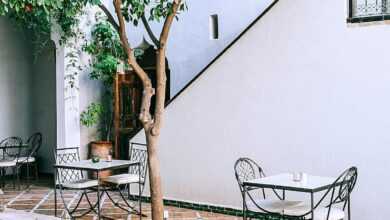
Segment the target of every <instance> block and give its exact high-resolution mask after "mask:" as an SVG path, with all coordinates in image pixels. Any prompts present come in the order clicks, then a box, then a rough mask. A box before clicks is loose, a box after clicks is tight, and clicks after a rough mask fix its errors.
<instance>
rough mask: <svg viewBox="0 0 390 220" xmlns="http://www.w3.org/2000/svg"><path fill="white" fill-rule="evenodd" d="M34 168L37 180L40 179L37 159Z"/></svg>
mask: <svg viewBox="0 0 390 220" xmlns="http://www.w3.org/2000/svg"><path fill="white" fill-rule="evenodd" d="M34 169H35V180H36V181H37V180H38V178H39V177H38V163H37V162H36V161H35V162H34Z"/></svg>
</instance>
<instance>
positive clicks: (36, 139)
mask: <svg viewBox="0 0 390 220" xmlns="http://www.w3.org/2000/svg"><path fill="white" fill-rule="evenodd" d="M26 143H27V144H28V145H29V146H30V150H29V153H28V156H29V157H35V156H36V154H37V152H38V150H39V148H40V147H41V145H42V133H40V132H36V133H34V134H33V135H31V136H30V137H29V138H28V139H27V142H26Z"/></svg>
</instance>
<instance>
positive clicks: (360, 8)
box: [347, 0, 390, 23]
mask: <svg viewBox="0 0 390 220" xmlns="http://www.w3.org/2000/svg"><path fill="white" fill-rule="evenodd" d="M389 9H390V4H389V1H388V0H348V19H347V21H348V22H350V23H359V22H370V21H383V20H390V10H389Z"/></svg>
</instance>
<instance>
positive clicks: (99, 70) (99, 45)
mask: <svg viewBox="0 0 390 220" xmlns="http://www.w3.org/2000/svg"><path fill="white" fill-rule="evenodd" d="M97 16H99V15H97ZM84 51H85V52H87V53H88V54H90V55H91V57H92V59H91V67H92V72H91V73H90V75H89V77H90V79H92V80H99V81H101V82H102V85H103V93H102V99H101V102H94V103H91V104H90V105H89V106H88V107H87V109H85V110H84V111H83V112H82V113H81V115H80V121H81V124H82V125H84V126H86V127H93V126H97V128H98V133H99V134H100V135H99V140H94V141H92V142H91V144H90V147H91V149H90V154H91V156H99V157H100V158H101V159H106V156H107V155H108V154H109V153H110V152H111V153H112V148H113V144H112V141H111V138H112V127H113V83H114V79H115V74H116V72H117V66H118V65H119V63H120V61H121V60H123V59H124V58H125V55H124V52H123V50H122V47H121V45H120V41H119V36H118V34H117V32H116V31H115V30H114V29H113V28H112V26H111V24H110V23H108V22H107V21H105V20H101V19H100V21H99V22H98V23H97V24H95V26H94V28H93V30H92V34H91V40H90V41H89V42H87V43H86V45H84Z"/></svg>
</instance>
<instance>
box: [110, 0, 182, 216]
mask: <svg viewBox="0 0 390 220" xmlns="http://www.w3.org/2000/svg"><path fill="white" fill-rule="evenodd" d="M113 2H114V6H115V12H116V14H117V18H118V22H119V25H118V32H119V36H120V39H121V42H122V46H123V47H124V49H125V51H126V54H127V63H128V64H129V66H131V67H132V68H133V69H134V72H135V73H136V74H137V76H138V77H139V78H140V80H141V81H142V85H143V95H142V103H141V111H140V112H141V113H140V116H139V119H140V121H141V123H142V125H143V127H144V130H145V136H146V143H147V147H148V164H149V184H150V193H151V202H152V219H153V220H163V218H164V201H163V192H162V185H161V174H160V162H159V159H158V152H157V146H158V140H159V137H160V130H161V126H162V121H163V113H164V108H165V92H166V90H165V88H166V70H165V68H166V67H165V52H166V42H167V40H168V34H169V30H170V28H171V25H172V22H173V20H174V18H175V16H176V13H177V11H178V8H179V6H180V4H181V0H174V1H173V5H172V12H171V13H170V14H169V15H168V16H167V17H166V19H165V22H164V26H163V29H162V31H161V34H160V42H159V47H158V50H157V58H156V59H157V67H156V78H157V85H156V91H155V90H154V88H153V87H152V83H151V80H150V78H149V76H148V75H147V74H146V72H145V71H144V70H143V69H142V68H141V67H140V66H139V65H138V63H137V61H136V59H135V57H134V54H133V50H132V49H131V47H130V45H129V42H128V39H127V35H126V28H125V20H124V17H123V14H122V9H121V5H122V0H113ZM103 9H104V8H103ZM109 18H110V17H109ZM111 18H112V16H111ZM111 20H113V19H111ZM111 22H113V23H114V24H115V21H111ZM153 95H156V105H155V109H152V111H153V110H154V112H153V113H154V115H153V117H152V115H151V114H150V110H151V109H150V104H151V99H152V97H153Z"/></svg>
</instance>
